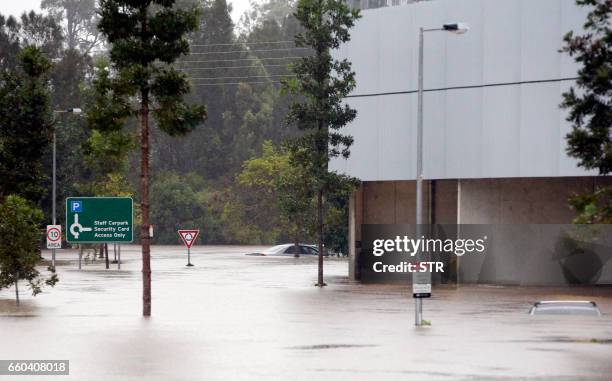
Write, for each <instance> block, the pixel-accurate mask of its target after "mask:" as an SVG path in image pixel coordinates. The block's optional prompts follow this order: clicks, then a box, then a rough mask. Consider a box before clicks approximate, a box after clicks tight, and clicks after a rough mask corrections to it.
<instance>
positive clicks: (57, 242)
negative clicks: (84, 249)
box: [47, 225, 62, 269]
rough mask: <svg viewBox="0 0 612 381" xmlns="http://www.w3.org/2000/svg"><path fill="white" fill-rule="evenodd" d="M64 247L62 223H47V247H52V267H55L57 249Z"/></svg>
mask: <svg viewBox="0 0 612 381" xmlns="http://www.w3.org/2000/svg"><path fill="white" fill-rule="evenodd" d="M61 248H62V225H47V249H51V267H53V269H55V249H61Z"/></svg>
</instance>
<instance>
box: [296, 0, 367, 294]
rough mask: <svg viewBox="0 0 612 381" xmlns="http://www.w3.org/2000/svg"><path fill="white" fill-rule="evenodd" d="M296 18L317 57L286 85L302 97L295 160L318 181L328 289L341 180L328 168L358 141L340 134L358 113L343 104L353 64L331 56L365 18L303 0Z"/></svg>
mask: <svg viewBox="0 0 612 381" xmlns="http://www.w3.org/2000/svg"><path fill="white" fill-rule="evenodd" d="M294 16H295V18H296V19H297V20H298V21H299V22H300V24H301V26H302V27H303V28H304V31H303V32H302V33H299V34H297V35H296V37H295V43H296V46H298V47H309V48H311V49H312V50H313V52H314V54H313V55H311V56H307V57H303V58H300V59H299V60H298V61H297V62H296V63H295V64H294V65H293V67H292V71H293V72H294V73H295V78H294V79H291V80H289V81H287V82H286V84H287V86H288V88H289V89H290V90H292V91H293V92H297V93H298V94H301V95H302V99H301V100H300V101H298V102H295V103H293V104H292V105H291V106H290V110H289V113H288V114H287V121H288V122H289V123H295V124H296V125H297V127H298V128H299V129H300V130H303V131H304V132H305V133H304V134H303V135H302V136H301V137H300V138H297V139H295V140H294V141H293V144H292V156H291V159H292V160H293V162H294V163H295V164H296V165H301V166H304V167H305V168H307V169H308V171H310V173H311V176H312V178H313V179H314V182H315V188H316V194H317V218H316V220H317V244H318V248H319V268H318V282H317V286H319V287H323V286H325V283H324V282H323V225H324V221H323V215H324V212H323V203H324V200H323V198H324V195H325V193H326V192H328V191H329V190H332V186H333V184H334V183H335V182H336V180H337V178H338V177H337V176H338V175H336V174H335V173H330V172H329V171H328V164H329V160H330V158H332V157H337V156H340V155H341V156H343V157H345V158H347V157H348V156H349V155H350V151H349V147H350V146H351V144H352V143H353V138H352V137H351V136H347V135H343V134H341V133H340V131H339V130H340V129H341V128H342V127H344V126H345V125H346V124H347V123H349V122H350V121H352V120H353V119H354V118H355V116H356V115H357V112H356V111H355V110H354V109H352V108H350V107H349V106H348V105H345V104H343V99H344V98H345V97H346V96H347V95H348V94H349V93H350V92H351V91H352V90H353V88H354V87H355V73H354V72H352V71H351V64H350V62H349V61H348V60H346V59H345V60H342V61H339V60H336V59H334V58H333V57H332V54H331V52H332V50H334V49H338V48H339V47H340V44H342V43H345V42H347V41H349V39H350V34H349V29H350V28H351V27H353V25H354V24H355V21H356V20H357V19H358V18H359V17H360V15H359V11H358V10H356V9H351V8H349V7H348V6H347V5H346V3H345V2H344V1H342V0H300V1H299V2H298V5H297V11H296V12H295V14H294Z"/></svg>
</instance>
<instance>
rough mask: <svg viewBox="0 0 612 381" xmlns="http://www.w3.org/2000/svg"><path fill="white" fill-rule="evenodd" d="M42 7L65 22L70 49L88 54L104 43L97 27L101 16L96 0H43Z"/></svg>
mask: <svg viewBox="0 0 612 381" xmlns="http://www.w3.org/2000/svg"><path fill="white" fill-rule="evenodd" d="M40 8H41V9H43V10H46V11H48V12H49V14H50V15H51V16H52V17H53V18H55V19H56V20H57V21H58V22H59V21H63V22H65V29H64V30H65V33H64V34H65V37H66V44H67V48H68V50H78V51H80V52H81V53H82V54H83V55H87V54H89V53H90V52H91V51H92V49H94V48H96V47H98V46H100V45H101V44H102V38H101V35H100V31H99V30H98V28H97V25H98V21H99V18H100V17H99V15H98V12H97V9H96V0H42V1H41V2H40Z"/></svg>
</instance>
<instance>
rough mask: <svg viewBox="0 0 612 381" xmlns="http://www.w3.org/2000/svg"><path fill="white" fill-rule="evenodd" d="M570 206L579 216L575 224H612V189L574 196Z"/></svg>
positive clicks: (602, 189)
mask: <svg viewBox="0 0 612 381" xmlns="http://www.w3.org/2000/svg"><path fill="white" fill-rule="evenodd" d="M570 205H571V206H572V208H574V210H576V212H577V213H578V216H577V217H576V218H575V219H574V223H575V224H612V188H610V187H606V188H600V189H597V190H596V191H595V192H593V193H586V194H582V195H577V196H574V197H572V198H571V199H570Z"/></svg>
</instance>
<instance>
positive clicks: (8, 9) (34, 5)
mask: <svg viewBox="0 0 612 381" xmlns="http://www.w3.org/2000/svg"><path fill="white" fill-rule="evenodd" d="M229 2H230V3H231V4H232V6H233V8H234V9H233V10H232V19H233V20H234V23H237V22H238V21H239V20H240V16H242V14H243V13H244V11H246V10H247V9H248V8H249V0H230V1H229ZM32 9H34V10H36V11H40V0H0V13H1V14H3V15H14V16H19V15H21V14H22V13H23V12H24V11H29V10H32Z"/></svg>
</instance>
